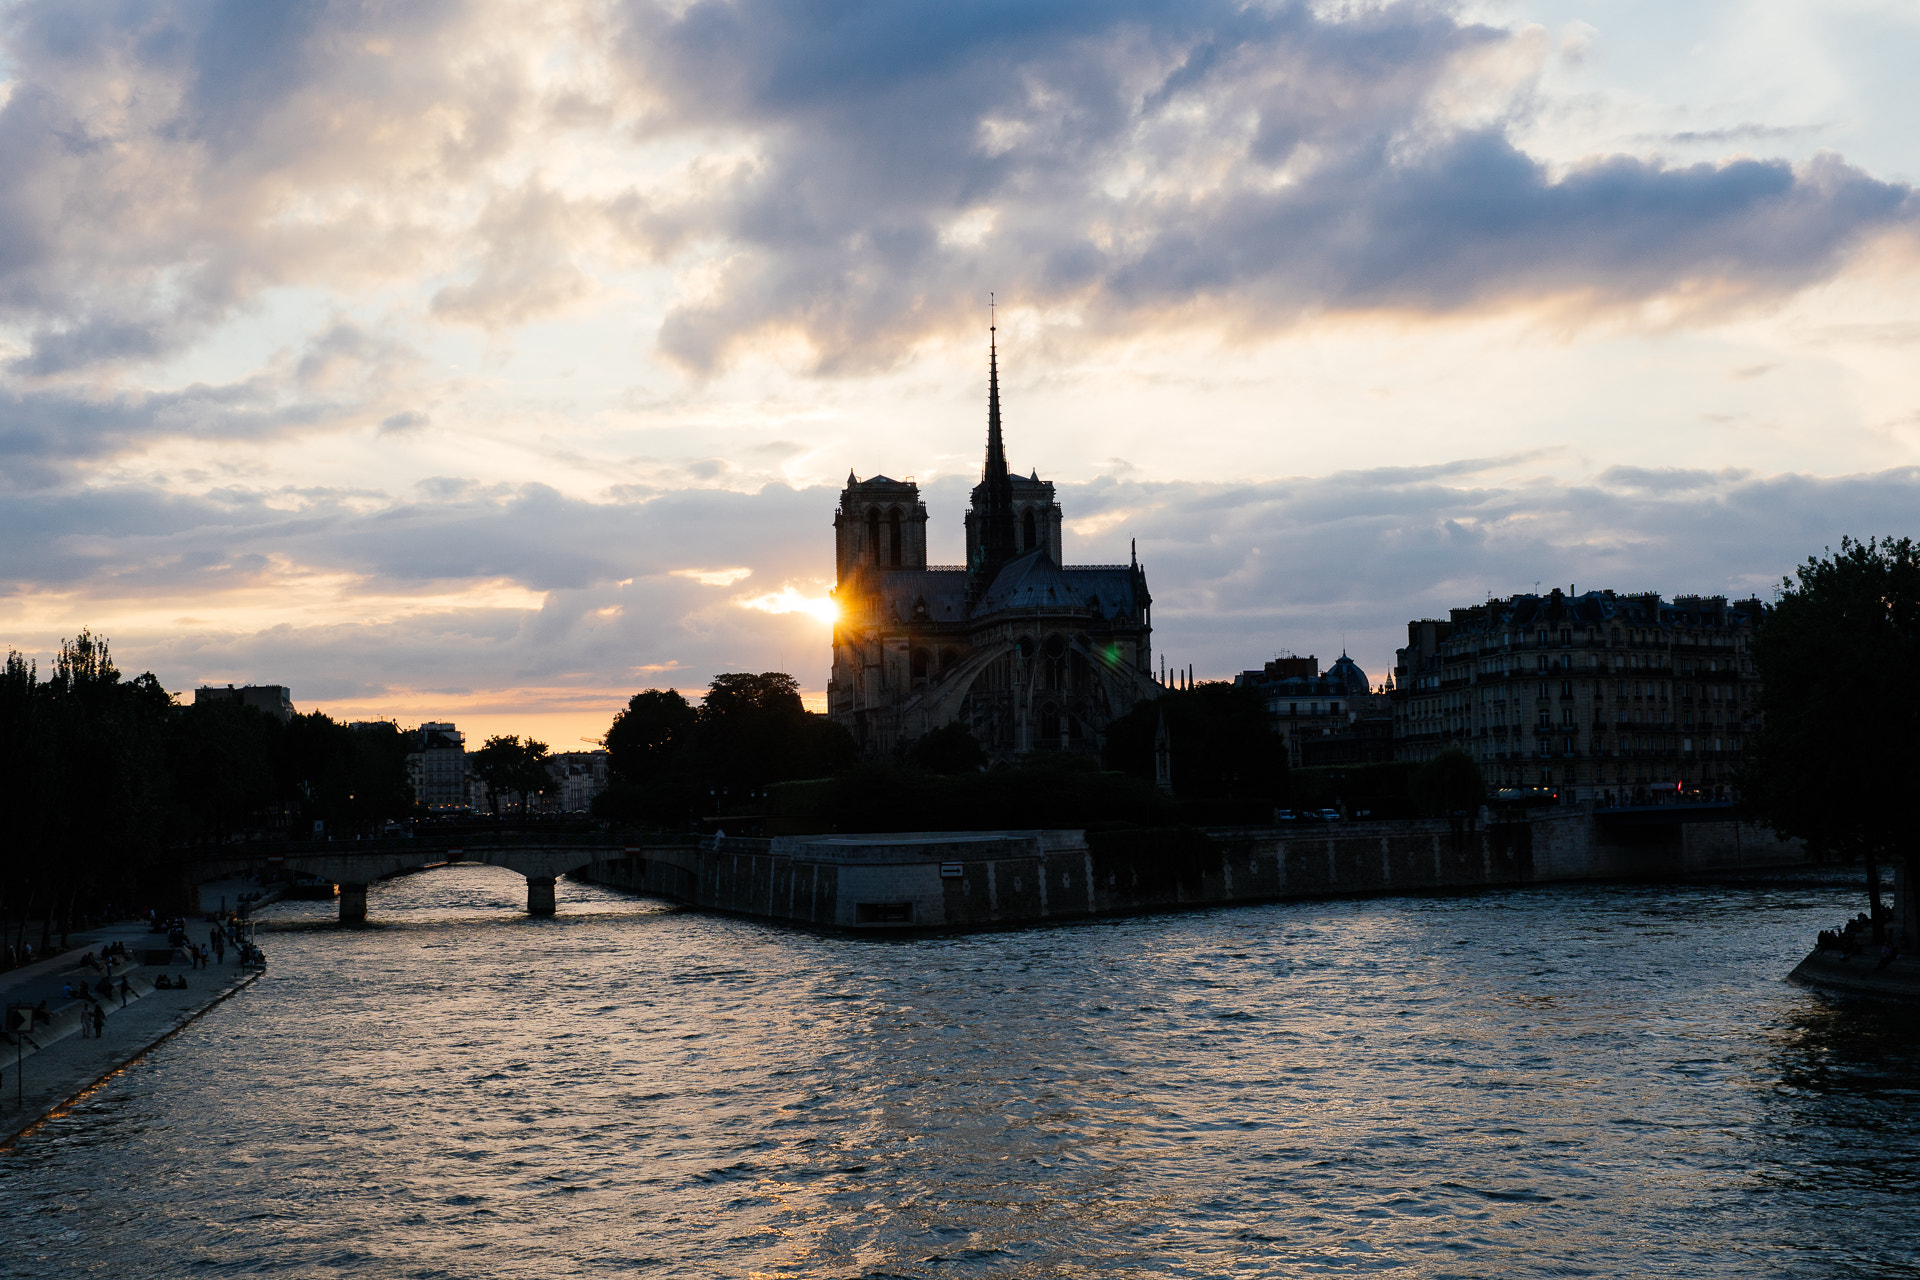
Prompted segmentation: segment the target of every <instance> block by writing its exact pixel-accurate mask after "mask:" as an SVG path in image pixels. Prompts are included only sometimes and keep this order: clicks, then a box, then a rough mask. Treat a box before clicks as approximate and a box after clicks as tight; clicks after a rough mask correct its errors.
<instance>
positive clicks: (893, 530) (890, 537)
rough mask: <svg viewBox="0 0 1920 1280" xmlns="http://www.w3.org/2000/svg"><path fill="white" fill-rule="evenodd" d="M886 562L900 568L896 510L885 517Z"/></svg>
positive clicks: (898, 521)
mask: <svg viewBox="0 0 1920 1280" xmlns="http://www.w3.org/2000/svg"><path fill="white" fill-rule="evenodd" d="M887 560H888V562H889V563H890V564H892V565H893V567H894V568H896V569H898V568H899V567H900V512H899V509H898V508H896V509H895V510H894V511H893V512H892V513H891V514H890V515H888V516H887Z"/></svg>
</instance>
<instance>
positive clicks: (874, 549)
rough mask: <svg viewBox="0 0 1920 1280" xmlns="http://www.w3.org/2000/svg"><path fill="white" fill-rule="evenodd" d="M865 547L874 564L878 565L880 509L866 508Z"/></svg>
mask: <svg viewBox="0 0 1920 1280" xmlns="http://www.w3.org/2000/svg"><path fill="white" fill-rule="evenodd" d="M867 547H868V549H869V554H870V555H871V556H872V557H873V562H874V563H875V564H879V563H880V508H878V507H868V508H867Z"/></svg>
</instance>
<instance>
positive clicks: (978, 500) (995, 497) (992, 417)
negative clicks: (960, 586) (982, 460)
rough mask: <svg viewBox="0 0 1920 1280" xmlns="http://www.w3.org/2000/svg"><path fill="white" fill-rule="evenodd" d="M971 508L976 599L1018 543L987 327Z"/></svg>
mask: <svg viewBox="0 0 1920 1280" xmlns="http://www.w3.org/2000/svg"><path fill="white" fill-rule="evenodd" d="M973 508H974V512H975V513H976V515H977V517H978V519H979V520H980V523H979V524H978V525H977V526H975V527H976V528H978V530H979V541H978V542H977V543H976V542H971V540H970V546H971V547H972V548H974V549H975V550H974V551H973V552H970V555H973V554H977V556H978V558H977V559H974V560H972V563H971V564H970V565H969V566H968V567H969V568H971V569H972V570H973V584H972V590H973V592H974V594H975V595H976V596H977V595H978V594H979V593H980V592H982V591H985V590H986V589H987V587H988V585H989V584H991V583H992V581H993V579H994V575H996V574H998V573H999V572H1000V568H1001V566H1002V565H1004V564H1006V563H1007V561H1009V560H1011V559H1013V557H1014V555H1015V554H1016V552H1017V549H1018V546H1019V543H1018V542H1017V541H1016V539H1015V536H1014V512H1013V477H1012V476H1011V475H1009V474H1008V473H1007V446H1006V441H1005V440H1004V439H1002V438H1001V435H1000V347H999V326H998V325H997V324H990V325H988V326H987V461H986V465H985V466H983V467H982V468H981V474H980V485H979V487H978V488H977V489H975V490H974V491H973Z"/></svg>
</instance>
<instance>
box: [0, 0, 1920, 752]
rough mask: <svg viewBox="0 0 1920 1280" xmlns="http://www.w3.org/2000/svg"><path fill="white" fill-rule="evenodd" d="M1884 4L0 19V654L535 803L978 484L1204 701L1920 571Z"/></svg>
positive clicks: (1894, 10)
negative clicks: (524, 760)
mask: <svg viewBox="0 0 1920 1280" xmlns="http://www.w3.org/2000/svg"><path fill="white" fill-rule="evenodd" d="M1917 59H1920V8H1916V7H1915V6H1914V5H1913V4H1911V3H1908V2H1902V3H1894V2H1892V0H1884V2H1880V0H1818V2H1815V0H1804V2H1803V0H1742V2H1739V3H1733V2H1730V0H1696V2H1695V3H1692V4H1688V5H1673V4H1671V3H1652V2H1651V0H1646V2H1642V0H1618V2H1612V0H1597V2H1595V3H1579V2H1576V0H1540V2H1537V3H1530V2H1525V0H1510V2H1509V0H1483V2H1480V3H1464V4H1423V3H1388V4H1374V3H1364V2H1359V3H1325V4H1294V3H1273V4H1261V3H1247V4H1240V3H1232V4H1228V3H1216V2H1214V0H1178V2H1171V0H1168V2H1154V0H1103V2H1102V3H1097V4H1096V3H1087V2H1086V0H1057V2H1056V3H1051V4H1043V5H1035V4H1032V3H1018V4H1016V3H1011V2H1008V0H989V2H985V3H973V4H967V3H951V2H949V3H939V4H926V3H911V2H909V0H890V2H887V3H881V2H879V0H873V2H871V3H859V2H847V3H830V2H828V0H788V2H786V3H779V4H775V3H771V2H770V0H672V2H671V3H659V4H655V3H644V2H641V0H633V2H616V0H605V2H602V0H540V2H539V3H516V2H512V0H418V2H416V3H411V4H407V5H389V4H383V3H375V2H373V0H363V2H362V3H329V2H327V0H284V2H283V3H277V4H272V5H262V4H259V3H257V2H256V0H198V2H192V0H140V2H139V3H132V2H130V0H11V2H10V3H9V2H5V0H0V562H3V564H4V567H3V568H0V643H4V644H7V645H9V646H11V647H13V648H16V649H18V650H20V651H21V652H22V653H24V654H26V655H28V656H30V657H33V658H36V659H38V660H39V661H40V662H41V664H42V666H43V668H44V667H45V666H46V665H47V664H48V661H49V658H50V655H51V654H52V653H54V652H55V651H56V650H57V648H58V645H59V643H60V640H61V639H62V638H63V637H69V636H72V635H75V634H77V633H78V632H79V630H80V629H81V628H82V627H89V628H91V629H92V630H93V631H94V632H95V633H97V634H104V635H105V636H107V637H108V638H109V640H110V642H111V643H112V646H113V651H114V653H115V656H116V659H117V661H118V663H119V665H120V666H121V668H122V669H123V670H124V671H126V672H128V673H129V674H132V673H135V672H139V671H143V670H151V671H153V672H154V673H155V674H156V675H157V676H158V677H159V678H160V679H161V681H162V682H163V683H164V684H165V685H166V687H167V688H169V689H171V690H174V691H176V692H180V693H183V694H186V695H187V696H191V695H190V690H191V689H192V688H194V687H195V686H196V685H198V684H202V683H218V684H226V683H234V684H242V683H262V684H284V685H287V686H289V687H290V688H291V690H292V694H293V698H294V701H295V703H296V705H297V706H298V707H299V708H300V709H301V710H303V711H305V710H325V711H327V712H328V713H329V714H331V715H334V716H336V717H340V718H345V719H361V718H375V717H378V718H393V719H397V720H399V721H400V722H401V723H403V724H413V723H418V722H419V721H421V720H425V719H450V720H453V721H455V722H456V723H458V724H459V725H460V726H461V728H462V729H464V730H465V731H466V732H467V733H468V735H469V738H470V740H477V739H478V738H479V737H482V736H485V735H488V734H492V733H521V734H531V735H534V736H537V737H540V738H541V739H542V740H544V741H547V742H549V743H550V744H551V745H553V746H554V747H555V749H568V748H574V747H578V746H579V745H580V744H581V742H582V740H591V739H593V738H596V737H598V736H599V735H600V734H602V733H604V732H605V729H606V726H607V723H608V722H609V720H610V719H611V717H612V715H613V713H614V712H615V711H616V710H617V709H618V708H619V707H620V706H621V705H623V704H624V702H625V700H626V698H627V697H628V696H629V695H630V694H631V693H633V692H635V691H637V690H639V689H642V688H646V687H666V686H674V687H678V688H681V689H683V690H687V691H690V692H697V691H698V690H700V689H702V688H704V687H705V685H706V683H707V682H708V681H709V680H710V679H711V678H712V677H713V676H714V675H715V674H718V673H720V672H725V671H741V670H746V671H764V670H782V671H788V672H791V673H792V674H793V675H794V676H795V677H796V678H797V679H798V680H799V682H800V684H801V686H802V687H803V688H804V689H805V690H807V691H808V693H809V695H810V696H811V697H813V698H814V699H815V700H816V702H817V701H818V699H819V698H820V696H821V695H822V694H823V692H824V688H825V682H826V678H827V670H828V665H829V658H830V652H829V623H828V621H827V617H828V615H827V613H826V611H825V609H824V608H823V605H824V602H825V599H826V593H827V591H828V589H829V588H830V587H831V586H832V575H833V535H832V513H833V508H834V506H835V504H836V502H837V498H838V490H839V487H840V485H841V484H843V483H844V481H845V478H846V476H847V474H848V473H849V472H850V471H851V472H854V473H857V474H859V475H861V476H863V477H864V476H870V475H874V474H886V475H890V476H894V477H896V478H901V477H908V476H911V477H914V478H916V479H917V480H918V481H919V482H920V484H921V486H922V488H923V491H924V495H925V498H926V501H927V506H928V510H929V514H930V517H931V520H930V537H931V541H932V548H931V550H932V554H933V556H934V558H935V559H936V560H939V561H943V562H956V561H958V560H960V559H961V558H962V555H961V550H960V547H961V541H962V533H961V515H962V512H963V508H964V504H965V501H966V494H967V490H968V489H969V488H970V486H971V485H972V484H973V483H974V482H975V480H977V478H978V475H979V468H980V459H981V455H982V451H983V443H984V432H985V372H986V340H987V325H988V323H989V309H988V298H989V295H990V294H991V295H993V297H994V298H995V300H996V302H997V307H996V309H995V311H994V313H993V314H994V316H995V317H996V318H997V322H998V325H999V329H998V342H999V352H1000V364H1001V369H1002V388H1003V400H1004V404H1005V418H1006V430H1007V440H1008V451H1009V454H1010V457H1011V460H1012V462H1013V464H1014V466H1015V467H1016V468H1017V469H1018V470H1019V471H1021V472H1027V471H1029V470H1037V471H1038V473H1039V474H1040V475H1041V476H1042V477H1043V478H1046V479H1049V480H1052V481H1054V482H1055V483H1056V484H1057V485H1058V486H1059V498H1060V502H1061V505H1062V507H1063V509H1064V512H1065V517H1066V530H1067V533H1066V558H1067V560H1068V561H1069V562H1070V563H1113V562H1124V561H1125V560H1126V558H1127V556H1128V554H1129V548H1130V546H1131V545H1134V544H1137V546H1138V551H1139V556H1140V559H1141V561H1142V563H1143V564H1144V565H1145V567H1146V570H1147V574H1148V582H1149V585H1150V587H1151V589H1152V592H1153V595H1154V599H1155V607H1154V623H1155V647H1156V649H1158V650H1160V651H1161V652H1163V653H1164V654H1165V655H1166V661H1167V662H1168V663H1169V664H1170V665H1177V666H1180V667H1185V666H1186V665H1188V664H1192V666H1193V668H1194V670H1195V672H1196V674H1198V675H1200V676H1202V677H1224V676H1229V675H1231V674H1232V673H1233V672H1236V671H1238V670H1241V669H1242V668H1246V667H1253V666H1258V665H1259V664H1260V663H1261V662H1263V661H1265V660H1266V659H1268V658H1270V657H1273V656H1274V655H1275V654H1276V653H1280V652H1290V653H1301V654H1305V653H1313V654H1316V655H1318V656H1319V657H1320V658H1321V660H1322V662H1323V663H1325V662H1330V661H1331V659H1332V658H1333V657H1334V656H1336V655H1337V654H1338V653H1339V652H1341V651H1342V650H1343V649H1344V650H1346V651H1347V652H1349V653H1351V654H1352V655H1353V656H1354V658H1356V659H1357V660H1358V661H1359V662H1360V664H1361V666H1362V667H1363V668H1365V669H1366V670H1367V671H1368V672H1369V673H1370V675H1371V676H1372V677H1373V678H1374V679H1375V680H1376V681H1378V680H1381V679H1384V678H1385V676H1386V675H1387V672H1388V670H1389V668H1390V667H1391V665H1392V660H1393V650H1394V648H1395V646H1396V644H1398V643H1404V638H1405V626H1406V623H1407V621H1408V620H1410V619H1414V618H1420V617H1431V616H1445V613H1446V610H1448V609H1449V608H1454V607H1460V606H1465V605H1471V604H1476V603H1479V602H1481V601H1483V600H1485V599H1487V598H1488V597H1489V596H1505V595H1509V594H1512V593H1514V592H1519V591H1532V590H1535V589H1540V590H1548V589H1551V588H1552V587H1554V586H1562V587H1577V588H1578V589H1580V590H1588V589H1593V588H1613V589H1615V590H1619V591H1645V590H1657V591H1662V592H1665V593H1668V594H1679V593H1707V594H1717V593H1731V594H1738V595H1742V596H1744V595H1750V594H1756V593H1757V594H1759V595H1761V596H1762V597H1769V596H1771V594H1772V592H1773V590H1774V588H1775V587H1776V586H1777V585H1778V583H1779V581H1780V579H1781V577H1782V576H1783V575H1784V574H1787V573H1789V572H1791V571H1792V569H1793V568H1794V566H1795V565H1796V564H1798V563H1801V562H1803V561H1804V560H1805V559H1806V558H1807V557H1808V556H1812V555H1818V554H1820V553H1822V552H1823V550H1824V549H1825V548H1827V547H1829V546H1836V545H1837V544H1838V542H1839V539H1840V537H1841V536H1842V535H1844V534H1852V535H1854V536H1868V535H1885V534H1891V535H1906V534H1914V533H1916V532H1920V531H1917V530H1916V529H1915V527H1914V526H1915V524H1916V517H1915V513H1916V512H1917V511H1920V359H1917V358H1916V355H1917V354H1920V350H1917V348H1920V252H1917V250H1920V236H1916V230H1917V229H1920V196H1916V194H1915V191H1914V184H1915V183H1916V182H1920V156H1917V155H1916V150H1915V147H1916V144H1915V142H1914V139H1915V138H1916V137H1920V90H1916V89H1915V88H1914V87H1913V84H1914V82H1913V77H1912V72H1911V69H1912V67H1913V66H1914V65H1915V63H1916V60H1917Z"/></svg>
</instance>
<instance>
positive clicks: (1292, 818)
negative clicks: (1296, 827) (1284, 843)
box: [1273, 809, 1300, 826]
mask: <svg viewBox="0 0 1920 1280" xmlns="http://www.w3.org/2000/svg"><path fill="white" fill-rule="evenodd" d="M1273 821H1274V825H1276V826H1278V825H1279V824H1281V823H1283V822H1298V821H1300V815H1299V814H1297V813H1295V812H1294V811H1293V810H1291V809H1275V810H1274V811H1273Z"/></svg>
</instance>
